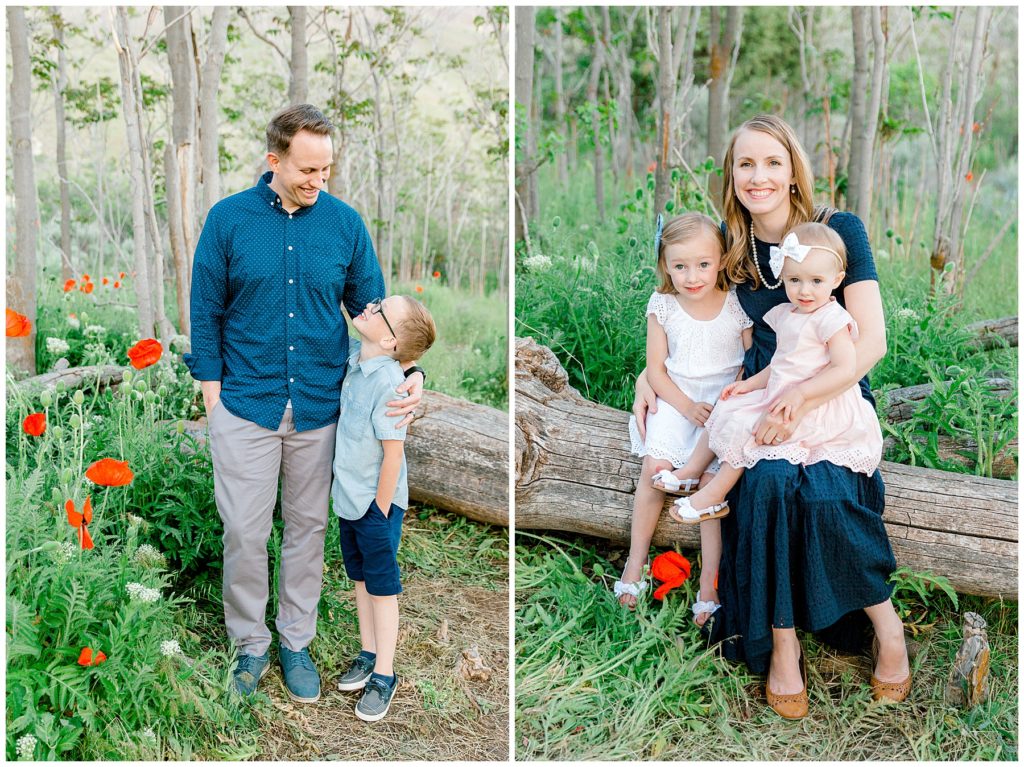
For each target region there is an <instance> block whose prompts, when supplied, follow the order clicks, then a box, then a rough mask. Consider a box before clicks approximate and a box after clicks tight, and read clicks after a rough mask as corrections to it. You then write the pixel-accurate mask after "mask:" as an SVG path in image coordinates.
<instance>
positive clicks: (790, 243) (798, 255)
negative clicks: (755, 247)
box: [768, 232, 843, 277]
mask: <svg viewBox="0 0 1024 767" xmlns="http://www.w3.org/2000/svg"><path fill="white" fill-rule="evenodd" d="M812 250H823V251H825V252H826V253H831V254H832V255H833V256H835V257H836V260H837V261H838V262H839V268H840V269H842V268H843V257H842V256H840V255H839V254H838V253H837V252H836V251H834V250H832V248H830V247H828V246H827V245H801V244H800V240H799V239H798V238H797V236H796V232H790V233H789V234H787V235H786V239H784V240H783V241H782V247H777V246H775V245H772V247H771V249H770V250H769V251H768V255H769V258H768V266H770V267H771V270H772V274H773V275H774V276H775V277H778V276H779V275H780V274H782V262H783V261H784V260H785V259H787V258H791V259H793V260H794V261H796V262H797V263H798V264H799V263H800V262H801V261H803V260H804V259H805V258H807V254H808V253H810V252H811V251H812Z"/></svg>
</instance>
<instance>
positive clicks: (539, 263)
mask: <svg viewBox="0 0 1024 767" xmlns="http://www.w3.org/2000/svg"><path fill="white" fill-rule="evenodd" d="M523 266H525V267H526V268H527V269H532V270H534V271H538V272H545V271H547V270H548V269H550V268H551V259H550V258H549V257H548V256H545V255H544V254H543V253H538V254H537V255H535V256H530V257H529V258H524V259H523Z"/></svg>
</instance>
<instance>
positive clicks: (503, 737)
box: [255, 572, 509, 761]
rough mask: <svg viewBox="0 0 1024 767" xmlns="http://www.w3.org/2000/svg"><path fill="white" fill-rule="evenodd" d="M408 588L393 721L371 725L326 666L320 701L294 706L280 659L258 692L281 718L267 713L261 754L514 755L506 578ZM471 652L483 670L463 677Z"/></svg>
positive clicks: (414, 582) (299, 757) (297, 757)
mask: <svg viewBox="0 0 1024 767" xmlns="http://www.w3.org/2000/svg"><path fill="white" fill-rule="evenodd" d="M403 586H404V589H405V590H404V592H403V594H402V596H400V597H399V608H400V610H401V613H402V618H401V620H402V625H401V628H400V629H399V638H398V651H397V654H396V660H395V668H396V671H397V672H398V675H399V682H400V684H399V689H398V692H397V694H396V697H395V699H394V702H393V703H392V706H391V711H390V712H389V713H388V715H387V717H386V718H385V719H383V720H381V721H380V722H375V723H373V724H368V723H366V722H363V721H361V720H359V719H357V718H356V716H355V713H354V712H353V708H354V706H355V704H356V701H357V700H358V694H359V693H355V692H339V691H338V690H337V689H336V688H335V686H334V679H335V678H336V677H337V675H338V674H339V673H340V672H341V671H342V670H343V669H341V668H321V669H320V673H321V679H322V683H321V691H322V692H321V698H320V701H319V702H318V703H315V704H311V705H307V704H298V703H293V702H292V701H291V699H290V698H289V697H288V695H287V693H285V691H284V687H283V682H282V680H281V675H280V668H279V667H278V666H277V664H276V663H275V664H273V666H272V669H271V671H270V672H269V673H268V674H267V676H266V678H265V679H264V680H263V682H262V683H261V684H260V690H261V691H262V692H266V694H267V695H268V696H269V697H270V699H271V702H272V705H273V707H274V710H275V713H276V715H275V716H272V717H270V716H268V717H267V718H266V723H265V727H264V728H263V733H264V734H263V738H262V741H261V746H262V751H261V752H260V754H259V755H257V756H256V757H255V758H256V759H259V760H273V761H284V760H289V761H306V760H317V761H326V760H356V759H358V760H385V759H386V760H424V761H434V760H445V761H447V760H466V761H491V760H505V759H507V758H508V756H509V754H508V738H509V730H508V723H509V657H508V630H509V629H508V604H509V601H508V600H509V592H508V587H507V580H506V581H505V583H504V584H501V585H500V587H499V588H486V589H485V588H481V587H479V586H467V585H463V584H459V583H455V582H450V581H448V580H445V579H441V578H437V577H431V576H430V574H428V573H425V572H419V573H416V574H415V575H414V576H413V577H412V578H411V579H409V581H408V582H406V583H404V584H403ZM472 648H475V649H476V650H477V651H478V653H479V656H480V661H482V664H483V666H484V667H485V670H482V671H477V672H476V673H475V674H474V673H468V672H467V673H465V674H464V673H460V668H461V666H462V665H464V664H463V663H462V661H463V651H464V650H465V651H470V652H471V650H472ZM469 665H470V666H472V665H474V664H469ZM467 677H469V678H467ZM485 677H486V678H485Z"/></svg>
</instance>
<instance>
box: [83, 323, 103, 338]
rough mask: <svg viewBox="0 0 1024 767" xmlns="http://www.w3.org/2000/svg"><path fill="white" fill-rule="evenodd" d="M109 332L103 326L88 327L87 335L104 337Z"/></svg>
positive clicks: (86, 329) (86, 327) (86, 328)
mask: <svg viewBox="0 0 1024 767" xmlns="http://www.w3.org/2000/svg"><path fill="white" fill-rule="evenodd" d="M106 332H107V329H106V328H105V327H103V326H102V325H86V326H85V335H87V336H102V335H103V334H104V333H106Z"/></svg>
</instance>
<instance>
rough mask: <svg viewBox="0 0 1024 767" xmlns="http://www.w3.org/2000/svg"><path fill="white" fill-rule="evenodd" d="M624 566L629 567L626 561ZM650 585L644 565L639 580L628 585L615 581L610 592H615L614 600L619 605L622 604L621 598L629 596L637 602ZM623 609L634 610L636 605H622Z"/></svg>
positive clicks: (624, 582) (621, 581)
mask: <svg viewBox="0 0 1024 767" xmlns="http://www.w3.org/2000/svg"><path fill="white" fill-rule="evenodd" d="M626 565H627V566H628V565H629V560H628V559H627V560H626ZM650 585H651V584H650V583H649V582H648V580H647V565H644V569H643V573H641V575H640V580H638V581H633V582H632V583H628V582H626V581H623V580H621V579H620V580H617V581H615V584H614V585H613V586H612V591H613V592H615V599H616V600H618V602H619V604H622V597H624V596H630V597H633V599H635V600H639V599H640V596H641V595H642V594H643V593H644V592H645V591H646V590H647V588H648V587H649V586H650ZM622 606H623V607H628V608H629V609H630V610H633V609H635V608H636V603H635V602H634V603H633V604H622Z"/></svg>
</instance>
